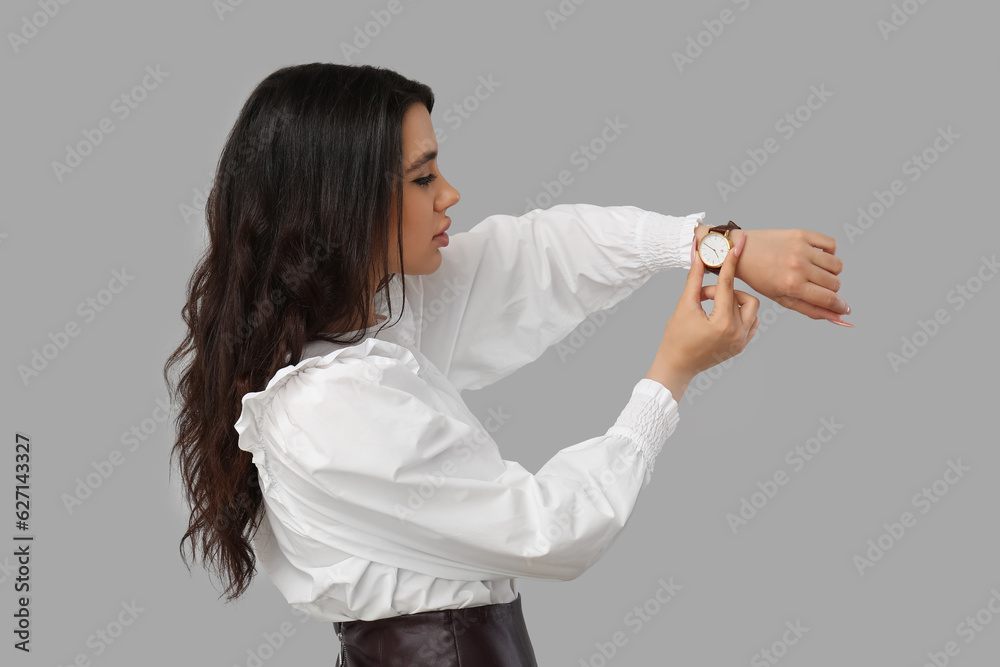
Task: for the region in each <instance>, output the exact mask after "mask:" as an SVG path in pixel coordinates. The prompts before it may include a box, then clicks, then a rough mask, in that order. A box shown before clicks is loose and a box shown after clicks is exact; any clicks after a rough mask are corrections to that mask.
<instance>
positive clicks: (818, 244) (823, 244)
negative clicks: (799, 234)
mask: <svg viewBox="0 0 1000 667" xmlns="http://www.w3.org/2000/svg"><path fill="white" fill-rule="evenodd" d="M802 231H804V232H805V233H806V243H808V244H809V245H811V246H813V247H814V248H821V249H822V250H823V252H828V253H830V254H831V255H834V254H836V252H837V240H836V239H835V238H833V237H832V236H827V235H826V234H820V233H819V232H814V231H812V230H811V229H804V230H802Z"/></svg>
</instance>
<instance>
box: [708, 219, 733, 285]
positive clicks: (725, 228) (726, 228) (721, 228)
mask: <svg viewBox="0 0 1000 667" xmlns="http://www.w3.org/2000/svg"><path fill="white" fill-rule="evenodd" d="M734 229H742V228H741V227H740V226H739V225H737V224H736V223H735V222H733V221H732V220H730V221H729V222H727V223H726V224H724V225H716V226H715V227H709V229H708V231H709V232H718V233H719V234H725V233H726V232H731V231H732V230H734ZM727 238H728V237H727ZM705 270H706V271H708V272H709V273H714V274H715V275H719V271H721V270H722V267H721V266H708V265H707V264H706V265H705Z"/></svg>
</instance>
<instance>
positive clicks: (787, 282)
mask: <svg viewBox="0 0 1000 667" xmlns="http://www.w3.org/2000/svg"><path fill="white" fill-rule="evenodd" d="M741 233H742V234H745V235H746V237H747V240H746V246H745V247H744V248H743V253H742V254H741V255H740V263H739V266H738V267H737V269H736V277H737V278H739V279H740V280H742V281H743V282H745V283H746V284H747V285H749V286H750V287H751V288H753V289H754V290H755V291H757V292H759V293H760V294H762V295H763V296H766V297H767V298H769V299H771V300H772V301H775V302H777V303H779V304H781V305H782V306H784V307H785V308H790V309H792V310H795V311H798V312H800V313H802V314H803V315H805V316H806V317H810V318H812V319H814V320H819V319H825V320H831V321H833V322H843V319H842V317H841V315H846V314H848V313H849V312H850V307H849V306H848V305H847V302H846V301H844V299H843V297H841V296H838V295H837V292H838V291H839V290H840V278H839V274H840V272H841V270H842V269H843V268H844V262H843V260H841V259H840V258H839V257H836V256H835V255H834V253H835V252H836V250H837V241H836V240H835V239H833V238H832V237H830V236H827V235H826V234H820V233H819V232H814V231H810V230H808V229H752V230H736V231H733V232H730V236H731V237H732V236H733V235H734V234H741ZM732 240H733V242H734V243H735V241H736V239H735V238H734V239H732Z"/></svg>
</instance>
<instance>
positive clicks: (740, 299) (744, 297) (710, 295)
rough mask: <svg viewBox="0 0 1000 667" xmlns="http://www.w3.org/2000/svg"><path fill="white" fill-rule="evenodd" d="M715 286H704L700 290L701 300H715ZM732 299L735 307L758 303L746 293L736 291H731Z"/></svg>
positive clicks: (755, 298)
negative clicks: (753, 302)
mask: <svg viewBox="0 0 1000 667" xmlns="http://www.w3.org/2000/svg"><path fill="white" fill-rule="evenodd" d="M715 288H716V286H715V285H705V286H704V287H702V288H701V300H702V301H708V300H710V299H711V300H714V299H715ZM733 298H734V299H735V300H736V303H737V305H739V306H741V307H742V306H743V304H745V303H750V302H751V301H755V300H756V301H758V302H759V300H758V299H757V297H755V296H753V295H752V294H747V293H746V292H744V291H742V290H738V289H734V290H733Z"/></svg>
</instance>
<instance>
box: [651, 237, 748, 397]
mask: <svg viewBox="0 0 1000 667" xmlns="http://www.w3.org/2000/svg"><path fill="white" fill-rule="evenodd" d="M745 243H746V236H745V235H743V234H741V235H740V237H739V240H737V242H736V245H735V246H734V247H733V250H732V252H730V253H729V254H728V255H726V259H725V261H724V262H723V263H722V269H721V270H720V272H719V280H718V283H717V284H716V285H702V282H703V280H704V277H705V265H704V263H702V261H701V260H700V259H699V258H698V257H697V256H696V252H695V247H694V243H692V249H691V269H690V270H689V271H688V277H687V283H685V285H684V291H683V293H682V294H681V297H680V300H679V301H678V302H677V308H676V309H675V310H674V314H673V315H672V316H671V317H670V319H669V320H668V321H667V325H666V327H665V328H664V330H663V339H662V340H661V341H660V348H659V350H657V352H656V358H655V360H654V361H653V366H652V367H651V368H650V371H649V373H648V374H647V375H646V377H647V378H650V379H653V380H657V381H658V382H661V383H662V384H663V385H664V386H665V387H666V388H667V389H669V390H670V392H671V394H672V395H673V397H674V400H680V397H681V395H682V394H683V393H684V391H685V390H686V389H687V385H688V383H689V382H690V381H691V380H692V379H693V378H694V376H696V375H697V374H698V373H700V372H702V371H704V370H707V369H709V368H711V367H712V366H715V365H716V364H719V363H722V362H723V361H725V360H726V359H729V358H730V357H734V356H736V355H737V354H739V353H740V352H742V351H743V349H744V348H745V347H746V346H747V344H748V343H749V342H750V340H751V339H752V338H753V336H754V333H755V332H756V331H757V325H759V324H760V320H759V319H758V318H757V309H758V308H759V307H760V300H759V299H757V298H756V297H754V296H751V295H749V294H747V293H746V292H741V291H740V290H736V289H733V279H734V278H735V276H736V264H737V262H738V261H739V255H740V253H741V252H742V251H743V246H744V245H745ZM709 299H711V300H713V301H715V305H714V307H713V308H712V313H711V314H706V313H705V311H704V309H703V308H702V306H701V302H702V301H706V300H709Z"/></svg>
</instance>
